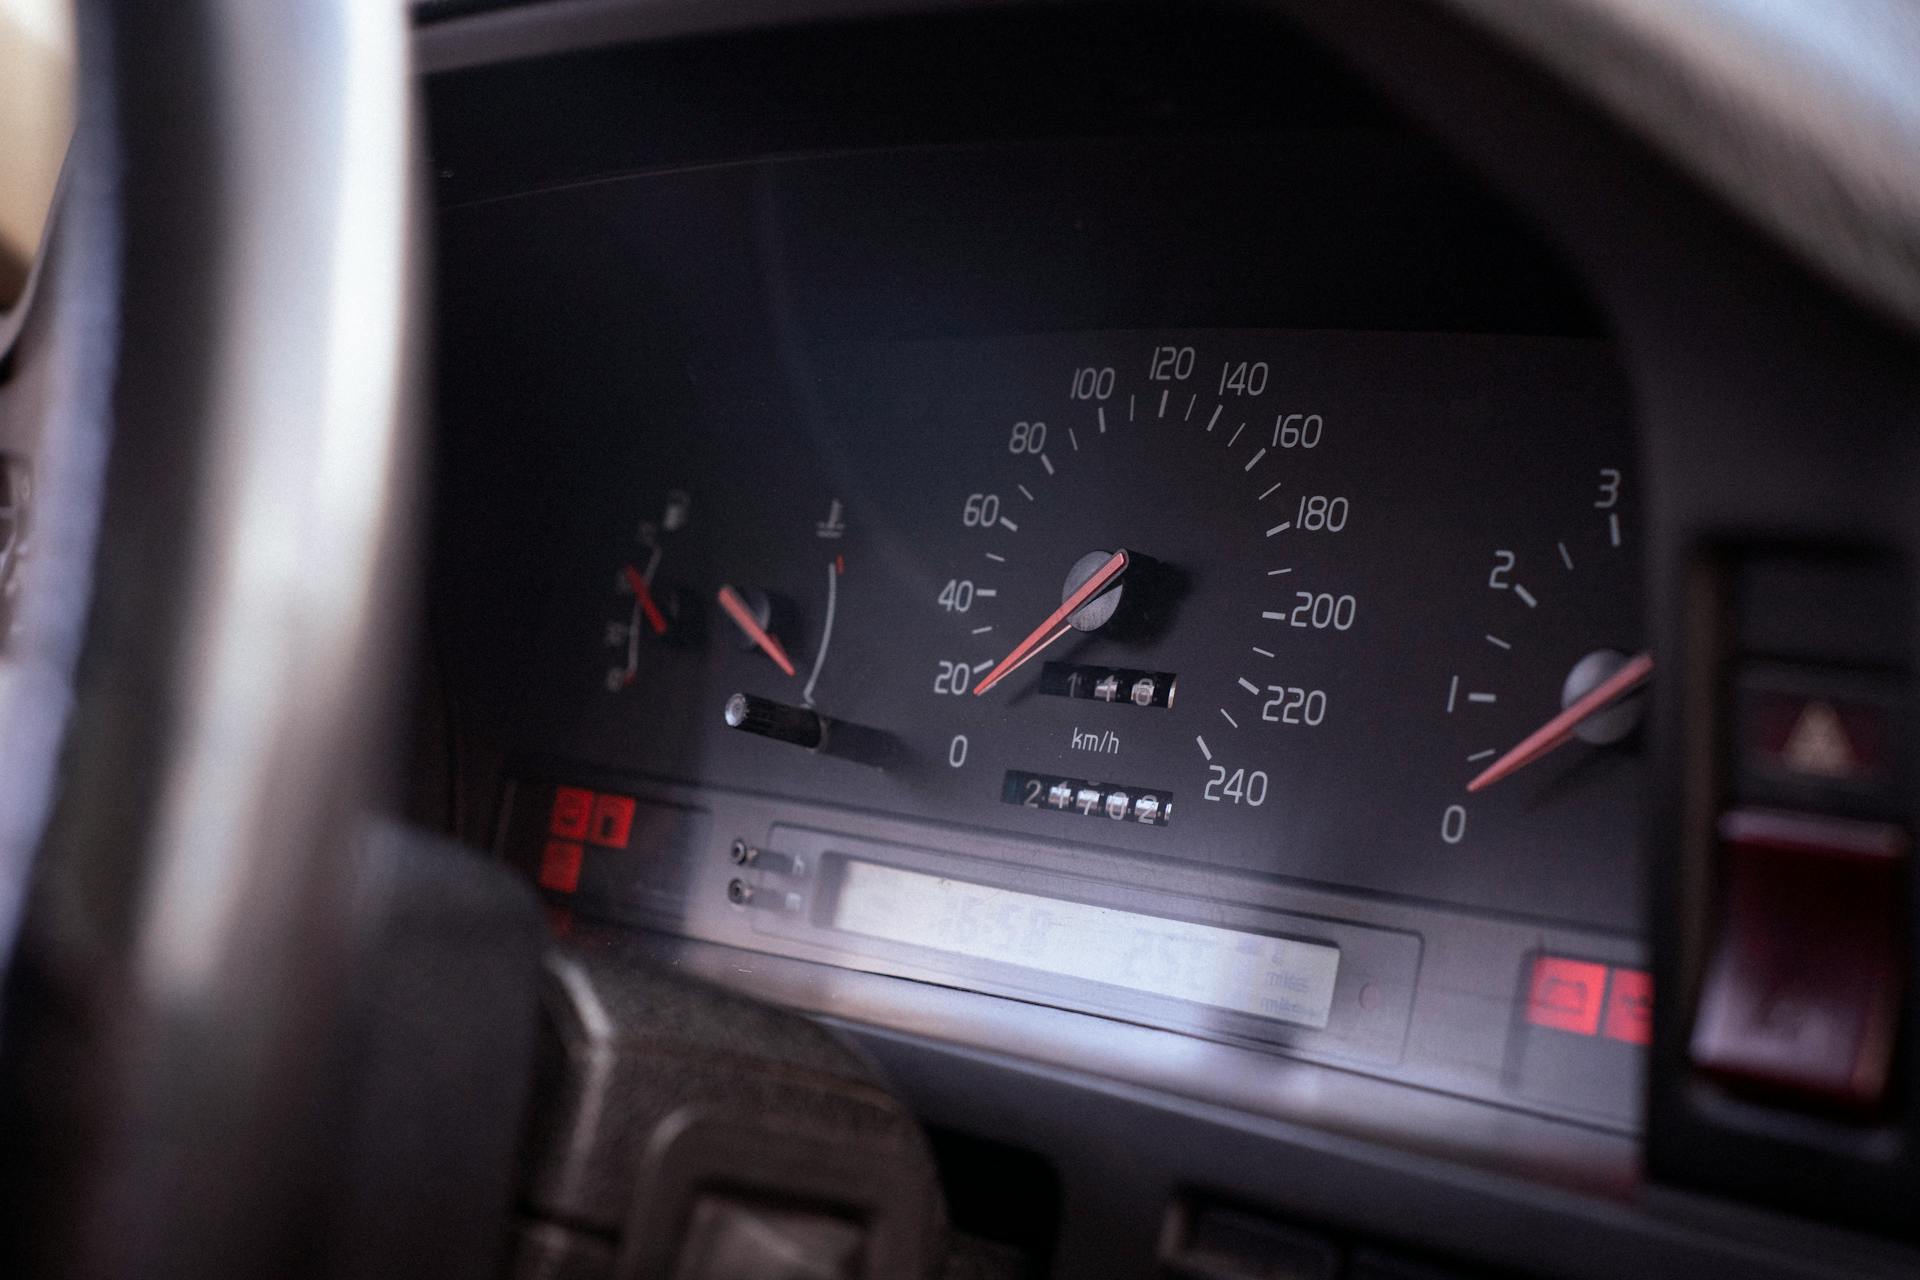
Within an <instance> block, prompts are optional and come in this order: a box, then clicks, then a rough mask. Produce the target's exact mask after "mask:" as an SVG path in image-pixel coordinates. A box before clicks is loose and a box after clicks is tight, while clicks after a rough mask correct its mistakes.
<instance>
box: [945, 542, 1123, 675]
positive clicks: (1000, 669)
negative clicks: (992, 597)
mask: <svg viewBox="0 0 1920 1280" xmlns="http://www.w3.org/2000/svg"><path fill="white" fill-rule="evenodd" d="M1126 571H1127V553H1126V552H1125V551H1116V552H1114V553H1113V554H1112V555H1111V556H1108V557H1107V562H1106V563H1105V564H1103V565H1101V566H1100V567H1099V568H1098V569H1096V570H1094V574H1093V576H1092V577H1091V578H1088V579H1087V580H1086V581H1085V582H1083V583H1081V584H1080V587H1079V589H1078V590H1076V591H1075V592H1074V593H1073V594H1072V595H1070V596H1068V597H1067V598H1066V599H1065V600H1062V601H1061V602H1060V607H1059V608H1058V609H1055V610H1054V611H1053V612H1052V613H1050V614H1048V615H1047V620H1046V621H1045V622H1043V623H1041V624H1040V625H1039V626H1037V627H1035V628H1034V629H1033V634H1032V635H1030V636H1028V637H1027V638H1026V639H1025V640H1022V641H1021V642H1020V643H1019V644H1017V645H1015V646H1014V647H1013V652H1012V653H1009V654H1008V655H1007V656H1006V657H1004V658H1002V659H1000V665H999V666H997V667H995V668H994V669H993V670H991V671H989V672H987V678H986V679H984V680H982V681H981V682H980V683H979V684H976V685H975V686H973V692H974V696H976V697H978V696H979V695H980V694H983V693H985V692H986V691H987V690H989V689H991V688H993V686H995V685H997V684H999V683H1000V682H1001V681H1002V680H1005V679H1006V678H1007V677H1008V676H1010V675H1012V674H1013V673H1014V672H1015V671H1018V670H1019V669H1020V668H1021V667H1022V666H1024V665H1025V664H1026V662H1027V659H1029V658H1031V657H1033V655H1034V654H1036V653H1039V652H1040V651H1041V650H1042V649H1044V648H1046V647H1047V646H1048V645H1050V644H1052V643H1053V642H1054V641H1055V640H1058V639H1059V638H1060V637H1061V636H1063V635H1065V634H1067V631H1068V629H1069V628H1070V627H1071V625H1072V624H1071V623H1069V622H1068V621H1067V619H1068V618H1070V617H1072V616H1073V615H1074V614H1075V613H1076V612H1078V611H1079V609H1080V607H1081V606H1082V605H1084V604H1086V602H1087V601H1089V600H1091V599H1093V598H1094V597H1095V596H1097V595H1099V594H1100V593H1101V592H1102V591H1104V590H1106V589H1107V586H1108V584H1110V583H1111V582H1112V581H1113V580H1114V579H1115V578H1117V577H1119V576H1120V575H1121V574H1123V573H1125V572H1126Z"/></svg>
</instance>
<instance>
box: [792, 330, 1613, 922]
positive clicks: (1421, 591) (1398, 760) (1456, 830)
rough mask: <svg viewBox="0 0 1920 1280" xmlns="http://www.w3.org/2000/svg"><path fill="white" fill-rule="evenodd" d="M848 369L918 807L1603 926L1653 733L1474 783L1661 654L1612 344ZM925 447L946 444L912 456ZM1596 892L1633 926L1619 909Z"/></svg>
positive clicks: (1204, 349) (875, 351)
mask: <svg viewBox="0 0 1920 1280" xmlns="http://www.w3.org/2000/svg"><path fill="white" fill-rule="evenodd" d="M833 363H834V368H833V371H832V373H830V374H829V375H828V378H827V381H828V384H829V385H830V386H837V387H841V388H844V389H846V390H847V391H849V392H853V391H854V389H855V388H857V393H856V394H850V395H849V398H848V400H847V402H846V403H845V405H844V409H845V411H846V412H847V413H848V415H849V416H850V417H851V418H853V419H854V420H855V421H857V422H858V423H859V424H860V425H859V427H858V428H856V430H855V432H854V434H855V436H856V438H857V439H858V440H860V441H861V442H862V443H863V445H865V446H868V451H867V452H866V453H863V454H862V455H861V467H862V470H863V471H864V472H865V473H866V474H868V475H869V476H871V475H873V474H881V475H886V476H889V477H893V478H895V479H896V480H897V481H899V483H896V484H894V485H891V486H889V487H888V488H887V489H886V490H884V491H877V492H873V493H870V494H868V495H867V501H868V504H869V506H871V507H876V508H879V509H881V510H882V511H883V512H884V513H885V515H886V517H887V518H886V519H885V521H884V523H885V524H886V525H887V526H888V527H889V529H890V530H891V532H892V533H893V535H894V536H893V539H892V542H891V544H890V547H889V552H890V555H891V557H892V559H893V561H894V564H893V569H894V572H895V573H896V575H897V576H898V577H899V578H900V579H901V580H902V582H903V585H902V587H901V588H900V590H899V592H898V593H897V594H896V596H895V598H894V600H893V603H892V606H891V613H890V616H889V617H888V619H887V620H886V622H884V623H876V624H875V625H874V628H873V630H874V633H877V634H881V635H884V637H885V643H884V644H879V645H872V647H871V648H870V649H869V650H868V651H867V652H866V653H864V654H860V655H858V656H853V655H848V656H847V660H848V661H849V662H852V663H863V664H864V665H865V669H866V670H867V671H868V673H869V676H868V678H867V679H866V680H865V681H863V684H864V686H865V687H864V691H863V695H862V696H860V697H857V698H855V699H853V700H851V701H850V702H849V704H848V705H847V707H846V708H845V713H846V714H848V715H849V716H851V717H854V718H857V719H859V720H861V721H862V722H863V723H874V724H880V725H883V726H884V727H885V728H887V729H888V730H889V731H890V732H892V733H894V734H896V735H897V736H898V737H899V739H900V741H901V742H902V744H903V747H904V750H903V752H902V754H901V759H900V763H899V765H898V767H897V768H896V769H894V770H893V771H892V778H891V780H890V785H891V786H892V787H893V788H895V789H896V794H897V793H898V791H902V790H904V791H906V792H908V793H910V794H911V795H913V796H914V797H915V798H916V800H917V802H918V803H919V804H920V805H922V806H924V807H925V808H926V809H928V810H930V811H932V812H936V813H940V814H942V815H945V816H950V817H954V818H959V819H961V820H964V821H969V822H974V823H984V824H988V825H993V826H999V827H1003V828H1005V827H1010V828H1013V829H1016V830H1022V831H1026V832H1030V833H1032V834H1034V835H1036V836H1041V837H1046V838H1053V839H1061V840H1070V841H1098V842H1101V843H1105V844H1117V845H1120V846H1122V847H1127V848H1131V849H1135V850H1137V851H1139V852H1141V853H1145V854H1150V855H1159V856H1163V857H1167V858H1174V859H1186V858H1197V859H1200V860H1205V861H1208V862H1212V863H1216V864H1218V863H1226V864H1231V865H1234V866H1238V867H1242V868H1245V869H1247V870H1252V871H1259V872H1262V873H1265V874H1277V875H1282V876H1291V877H1299V878H1303V879H1313V880H1326V881H1330V882H1338V883H1342V884H1356V883H1357V884H1362V885H1367V884H1371V885H1373V886H1374V887H1377V888H1379V889H1382V890H1387V891H1398V892H1413V893H1420V894H1422V895H1427V896H1434V897H1446V896H1449V895H1456V894H1459V893H1460V892H1462V886H1465V887H1466V891H1467V892H1469V893H1474V894H1477V895H1479V896H1480V897H1482V898H1483V899H1496V900H1497V899H1498V898H1500V897H1501V896H1503V895H1504V894H1506V893H1511V894H1513V895H1514V896H1515V899H1516V900H1520V898H1521V895H1524V900H1525V901H1528V902H1531V903H1538V902H1541V901H1552V900H1554V899H1553V895H1554V894H1556V893H1559V894H1562V895H1563V896H1564V895H1567V894H1579V895H1582V896H1583V900H1582V901H1581V902H1580V903H1579V906H1580V909H1581V910H1582V911H1583V912H1589V913H1590V912H1591V909H1592V908H1593V906H1594V905H1595V904H1594V902H1593V901H1592V897H1593V893H1594V890H1593V876H1592V875H1591V874H1590V873H1591V870H1592V862H1591V860H1590V859H1588V858H1586V857H1584V856H1583V851H1585V850H1589V849H1604V850H1606V855H1605V856H1607V857H1612V856H1615V851H1617V850H1618V849H1619V848H1621V847H1624V845H1625V844H1626V843H1627V832H1628V824H1629V823H1630V821H1631V803H1630V801H1631V792H1630V789H1629V788H1628V782H1629V771H1630V769H1631V734H1630V729H1631V723H1630V718H1631V717H1630V714H1628V713H1625V712H1620V711H1619V710H1618V709H1616V714H1615V716H1614V719H1613V721H1612V723H1613V724H1614V726H1615V727H1614V729H1610V730H1608V732H1607V733H1606V734H1604V735H1599V734H1594V735H1592V736H1595V738H1596V740H1595V741H1593V742H1585V741H1581V740H1579V739H1578V738H1575V739H1574V743H1575V745H1574V746H1573V747H1570V748H1569V749H1567V750H1565V751H1561V752H1557V753H1555V754H1554V756H1553V758H1551V759H1549V760H1543V761H1541V762H1539V763H1536V764H1533V765H1532V766H1531V767H1530V768H1529V769H1528V770H1526V771H1525V772H1523V773H1518V774H1515V775H1513V776H1512V777H1511V778H1509V779H1508V780H1505V781H1502V782H1501V784H1500V785H1499V786H1497V787H1493V788H1489V789H1487V790H1485V791H1483V792H1482V793H1477V794H1472V795H1470V794H1469V793H1468V791H1467V784H1468V783H1469V782H1470V781H1472V780H1473V779H1474V777H1475V776H1476V775H1477V774H1479V773H1480V772H1482V771H1483V769H1484V768H1485V766H1486V764H1487V763H1488V762H1489V761H1491V760H1492V759H1493V758H1494V757H1495V756H1496V755H1498V754H1500V753H1503V752H1505V751H1507V750H1508V749H1509V748H1510V747H1513V746H1514V745H1516V744H1518V743H1520V742H1521V741H1522V740H1523V739H1524V738H1525V737H1526V736H1527V734H1528V733H1529V731H1531V730H1533V729H1536V728H1538V727H1540V725H1541V724H1542V723H1543V722H1545V721H1546V720H1548V719H1549V718H1550V717H1551V716H1552V715H1553V714H1554V713H1556V712H1559V711H1560V710H1561V709H1562V706H1563V704H1564V703H1568V702H1571V701H1573V700H1574V699H1576V698H1577V697H1578V696H1579V694H1581V693H1583V692H1585V691H1587V690H1588V689H1590V688H1591V687H1593V686H1594V685H1596V684H1597V683H1598V682H1599V680H1600V679H1603V678H1604V677H1605V676H1606V675H1607V674H1610V673H1611V671H1612V670H1613V669H1614V668H1615V667H1617V666H1618V665H1619V664H1620V663H1622V662H1624V661H1625V660H1626V658H1627V656H1628V655H1633V654H1636V653H1637V652H1638V651H1639V648H1640V643H1639V641H1640V636H1639V620H1638V617H1637V614H1636V606H1635V593H1634V589H1633V583H1634V576H1633V561H1632V538H1631V532H1632V522H1631V510H1632V496H1633V488H1632V481H1631V479H1630V472H1631V466H1630V460H1629V459H1628V457H1627V456H1626V455H1627V453H1628V441H1627V438H1626V434H1625V430H1624V427H1623V425H1622V423H1623V415H1622V413H1621V407H1620V402H1619V398H1618V395H1617V391H1616V389H1615V386H1614V383H1613V381H1612V377H1611V373H1610V370H1609V369H1608V367H1607V365H1606V362H1605V360H1604V358H1603V356H1602V354H1601V352H1600V350H1599V349H1598V348H1597V346H1596V345H1595V344H1589V343H1583V342H1574V341H1559V340H1546V339H1481V338H1472V337H1455V336H1446V337H1441V336H1428V335H1379V334H1325V333H1316V334H1298V333H1293V334H1259V333H1244V332H1237V333H1185V334H1173V335H1134V334H1127V335H1082V336H1074V337H1063V338H1055V339H1023V340H1016V341H986V342H971V343H937V344H898V345H888V346H876V347H866V348H857V349H849V350H846V351H843V352H838V353H835V359H834V362H833ZM909 439H910V440H914V441H920V442H924V441H927V440H938V441H943V442H945V447H944V448H943V449H942V451H941V452H939V453H937V454H935V455H933V456H928V455H926V454H924V453H921V454H917V455H914V456H907V455H905V454H899V455H893V454H890V453H888V448H889V445H890V444H891V442H893V441H895V440H909ZM907 477H912V479H911V482H910V483H909V482H907V479H906V478H907ZM852 480H853V477H852V476H851V475H850V476H849V477H848V482H849V483H851V482H852ZM855 643H856V645H857V644H858V642H855ZM869 644H871V640H869ZM1583 662H1586V663H1587V666H1586V667H1585V668H1581V664H1582V663H1583ZM1577 668H1580V669H1582V671H1583V672H1584V673H1583V674H1581V675H1580V676H1579V677H1578V678H1576V677H1575V672H1576V669H1577ZM1563 695H1565V696H1563ZM1623 715H1624V716H1625V718H1626V719H1627V721H1628V723H1627V730H1628V732H1622V731H1619V730H1618V726H1619V724H1620V723H1621V721H1622V718H1623ZM1589 732H1590V734H1591V730H1589ZM1583 862H1584V863H1587V865H1585V866H1583V865H1582V864H1583ZM1604 892H1608V893H1612V892H1617V894H1618V895H1619V896H1618V899H1617V901H1609V902H1604V903H1602V904H1600V905H1601V906H1602V908H1603V911H1607V912H1609V913H1611V912H1613V911H1617V912H1618V914H1619V915H1620V916H1621V917H1623V918H1624V916H1625V915H1626V913H1627V910H1628V908H1629V906H1630V902H1629V895H1630V892H1631V890H1630V888H1629V887H1628V886H1625V885H1622V886H1618V888H1617V890H1606V891H1604Z"/></svg>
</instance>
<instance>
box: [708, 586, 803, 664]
mask: <svg viewBox="0 0 1920 1280" xmlns="http://www.w3.org/2000/svg"><path fill="white" fill-rule="evenodd" d="M719 598H720V607H721V608H722V609H725V610H726V611H727V616H728V617H729V618H732V619H733V624H734V625H735V626H737V627H739V628H740V630H741V631H743V632H745V633H746V637H747V639H749V640H751V641H753V642H754V643H755V644H757V645H759V646H760V652H762V653H764V654H766V655H767V656H768V657H769V658H772V659H773V665H774V666H776V667H778V668H780V669H781V670H782V671H784V672H786V673H787V674H788V675H790V676H797V675H799V674H800V672H799V671H798V670H797V669H796V668H795V667H794V665H793V659H791V658H789V657H788V656H787V651H786V650H785V649H783V648H781V647H780V642H779V641H778V640H775V639H774V638H773V634H772V633H771V632H769V631H768V630H767V629H766V628H765V627H763V626H761V625H760V623H759V621H758V620H757V619H756V618H755V617H754V616H753V610H751V609H749V608H747V602H746V601H745V600H742V599H741V598H740V593H739V592H738V591H735V590H734V589H733V588H732V587H731V586H726V587H721V588H720V597H719Z"/></svg>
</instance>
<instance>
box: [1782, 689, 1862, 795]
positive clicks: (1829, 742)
mask: <svg viewBox="0 0 1920 1280" xmlns="http://www.w3.org/2000/svg"><path fill="white" fill-rule="evenodd" d="M1780 754H1781V757H1782V758H1783V759H1784V760H1785V761H1786V763H1787V766H1788V767H1789V768H1791V769H1794V770H1796V771H1797V772H1800V773H1814V774H1819V775H1820V776H1821V777H1824V778H1844V777H1846V776H1848V775H1849V774H1851V773H1853V772H1854V771H1855V770H1856V769H1858V768H1859V765H1860V760H1859V757H1858V756H1856V755H1855V754H1854V750H1853V744H1852V743H1851V742H1849V741H1848V740H1847V729H1846V726H1845V725H1843V724H1841V723H1840V715H1839V713H1838V712H1836V711H1835V710H1834V709H1833V707H1832V706H1831V705H1830V704H1828V703H1825V702H1809V703H1808V704H1807V708H1806V710H1805V711H1802V712H1801V713H1800V722H1799V723H1798V724H1796V725H1794V726H1793V732H1792V733H1790V734H1788V735H1787V745H1786V746H1785V747H1784V748H1783V749H1782V750H1781V752H1780Z"/></svg>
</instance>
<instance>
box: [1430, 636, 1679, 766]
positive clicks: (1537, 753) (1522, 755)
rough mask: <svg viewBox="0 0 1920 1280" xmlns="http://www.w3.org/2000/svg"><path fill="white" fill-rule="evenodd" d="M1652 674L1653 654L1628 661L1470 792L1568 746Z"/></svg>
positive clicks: (1505, 758) (1529, 738)
mask: <svg viewBox="0 0 1920 1280" xmlns="http://www.w3.org/2000/svg"><path fill="white" fill-rule="evenodd" d="M1652 674H1653V655H1652V654H1651V653H1641V654H1636V655H1634V656H1633V657H1631V658H1628V659H1627V662H1626V665H1625V666H1623V667H1621V668H1620V669H1619V670H1618V671H1616V672H1614V673H1613V674H1612V675H1610V676H1608V677H1607V678H1606V679H1605V680H1602V681H1601V682H1600V683H1599V684H1597V685H1595V686H1593V688H1591V689H1589V690H1587V692H1586V693H1584V694H1583V695H1581V696H1580V697H1579V698H1576V699H1575V700H1574V702H1573V703H1572V705H1570V706H1569V707H1568V708H1567V709H1566V710H1565V711H1562V712H1561V713H1560V714H1559V715H1557V716H1555V717H1554V718H1553V719H1551V720H1549V721H1547V722H1546V723H1545V724H1543V725H1541V726H1540V727H1539V728H1538V729H1535V730H1534V731H1533V732H1532V733H1530V734H1528V735H1527V736H1526V737H1525V738H1524V739H1522V740H1521V742H1520V745H1519V746H1517V747H1515V748H1514V749H1513V750H1511V751H1509V752H1507V754H1505V755H1503V756H1501V757H1500V758H1499V759H1498V760H1495V761H1494V762H1493V763H1492V764H1490V765H1488V766H1487V767H1486V770H1485V772H1483V773H1481V775H1480V776H1479V777H1477V778H1475V779H1474V780H1473V781H1472V782H1469V783H1468V784H1467V790H1468V791H1483V790H1485V789H1486V788H1488V787H1490V786H1492V785H1493V784H1494V783H1496V782H1498V781H1500V779H1502V778H1504V777H1506V776H1507V775H1508V774H1511V773H1515V772H1517V771H1519V770H1521V769H1524V768H1526V767H1527V766H1528V765H1530V764H1532V763H1533V762H1534V761H1535V760H1538V759H1539V758H1540V757H1541V756H1544V755H1546V754H1547V753H1548V752H1549V751H1552V750H1554V749H1555V748H1557V747H1561V746H1564V745H1565V744H1566V743H1567V741H1568V740H1569V739H1571V738H1572V737H1573V731H1574V729H1575V727H1577V726H1578V725H1579V723H1580V722H1581V721H1582V720H1585V719H1586V718H1587V717H1588V716H1590V715H1593V714H1594V713H1595V712H1597V711H1599V710H1601V709H1602V708H1604V707H1606V706H1608V705H1610V704H1611V703H1614V702H1617V701H1618V700H1619V699H1621V698H1623V697H1625V696H1626V695H1627V694H1629V693H1631V692H1633V690H1635V689H1638V688H1639V687H1640V686H1641V685H1643V684H1645V683H1646V681H1647V677H1648V676H1650V675H1652Z"/></svg>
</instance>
